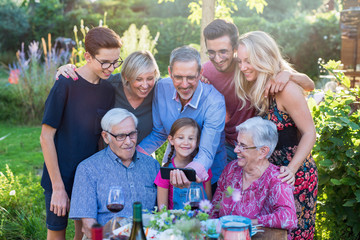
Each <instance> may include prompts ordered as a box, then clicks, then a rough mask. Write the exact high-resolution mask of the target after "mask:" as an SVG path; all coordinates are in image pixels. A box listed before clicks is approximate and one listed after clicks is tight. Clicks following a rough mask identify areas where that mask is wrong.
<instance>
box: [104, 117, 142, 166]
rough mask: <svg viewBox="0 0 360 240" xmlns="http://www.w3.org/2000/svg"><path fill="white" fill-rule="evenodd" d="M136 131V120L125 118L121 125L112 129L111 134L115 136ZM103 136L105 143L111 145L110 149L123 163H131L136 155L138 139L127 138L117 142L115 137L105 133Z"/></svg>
mask: <svg viewBox="0 0 360 240" xmlns="http://www.w3.org/2000/svg"><path fill="white" fill-rule="evenodd" d="M133 131H136V127H135V123H134V120H133V119H132V118H131V117H128V118H125V119H124V120H123V121H121V122H120V123H118V124H116V125H114V126H113V127H112V128H111V131H110V132H111V133H112V134H114V135H119V134H123V133H124V134H129V133H130V132H133ZM102 136H103V138H104V141H105V142H106V143H107V144H109V146H110V149H111V150H112V151H113V152H114V153H115V154H116V156H118V157H119V158H120V159H121V161H131V160H132V157H133V156H134V153H135V147H136V140H137V138H134V139H132V138H130V137H129V136H127V137H126V138H125V140H124V141H117V140H116V139H115V137H113V136H111V135H110V134H109V133H107V132H105V131H103V132H102Z"/></svg>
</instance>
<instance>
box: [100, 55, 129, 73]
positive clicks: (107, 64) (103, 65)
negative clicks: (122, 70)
mask: <svg viewBox="0 0 360 240" xmlns="http://www.w3.org/2000/svg"><path fill="white" fill-rule="evenodd" d="M94 58H95V59H96V61H98V62H99V63H100V64H101V68H102V69H104V70H105V69H108V68H109V67H111V65H113V67H114V68H118V67H120V66H121V64H122V63H123V62H124V61H123V60H122V58H121V57H119V60H117V61H115V62H112V63H110V62H100V60H99V59H97V58H96V57H95V56H94Z"/></svg>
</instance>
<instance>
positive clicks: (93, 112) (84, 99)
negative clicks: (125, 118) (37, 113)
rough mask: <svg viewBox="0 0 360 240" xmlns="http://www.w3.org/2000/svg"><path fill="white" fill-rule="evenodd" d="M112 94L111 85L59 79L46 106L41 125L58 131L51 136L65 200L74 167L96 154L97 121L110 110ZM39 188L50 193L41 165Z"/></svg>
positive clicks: (45, 172) (97, 139)
mask: <svg viewBox="0 0 360 240" xmlns="http://www.w3.org/2000/svg"><path fill="white" fill-rule="evenodd" d="M114 101H115V91H114V88H113V87H112V86H111V84H110V83H109V82H107V81H104V80H102V79H100V82H99V83H98V84H92V83H90V82H88V81H86V80H85V79H83V78H82V77H81V76H80V75H79V80H77V81H73V79H71V78H69V79H67V78H65V77H63V76H62V75H60V77H59V80H58V81H56V82H55V84H54V86H53V87H52V89H51V91H50V94H49V96H48V98H47V100H46V102H45V110H44V117H43V121H42V124H47V125H49V126H51V127H53V128H56V129H57V131H56V133H55V136H54V142H55V148H56V153H57V157H58V164H59V169H60V174H61V177H62V180H63V182H64V185H65V189H66V191H67V193H68V196H69V197H70V195H71V190H72V185H73V181H74V176H75V170H76V167H77V165H78V164H79V163H80V162H81V161H82V160H84V159H86V158H88V157H90V156H91V155H93V154H94V153H96V152H97V150H98V141H99V138H100V134H101V125H100V121H101V118H102V117H103V116H104V114H105V113H106V112H107V111H108V110H110V109H111V108H112V107H113V104H114ZM41 186H42V187H43V188H44V189H45V190H49V191H51V190H52V185H51V180H50V177H49V173H48V171H47V168H46V164H44V169H43V176H42V179H41Z"/></svg>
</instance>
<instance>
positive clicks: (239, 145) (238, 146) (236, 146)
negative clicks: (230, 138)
mask: <svg viewBox="0 0 360 240" xmlns="http://www.w3.org/2000/svg"><path fill="white" fill-rule="evenodd" d="M234 146H235V149H236V148H239V149H240V151H241V152H243V151H245V150H248V149H256V148H258V147H257V146H251V147H247V146H243V145H241V143H238V142H236V141H234Z"/></svg>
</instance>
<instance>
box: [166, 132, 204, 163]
mask: <svg viewBox="0 0 360 240" xmlns="http://www.w3.org/2000/svg"><path fill="white" fill-rule="evenodd" d="M197 131H198V130H197V129H196V128H194V127H192V126H184V127H182V128H180V129H179V130H177V131H176V133H175V134H174V136H171V135H169V137H168V139H169V142H170V144H171V145H173V146H174V148H175V151H176V158H177V159H179V160H180V159H184V158H187V157H189V156H190V155H191V154H192V153H193V152H194V150H195V149H196V147H197V135H198V132H197Z"/></svg>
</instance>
